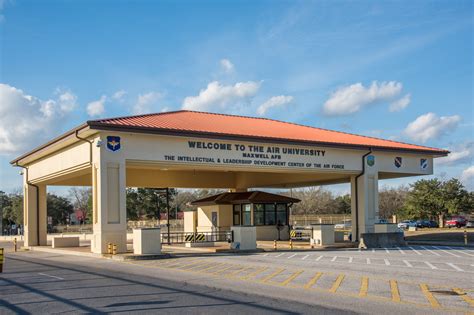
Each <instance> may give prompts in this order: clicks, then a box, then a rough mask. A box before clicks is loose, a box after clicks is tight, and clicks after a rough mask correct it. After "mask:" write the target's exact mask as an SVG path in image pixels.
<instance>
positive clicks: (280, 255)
mask: <svg viewBox="0 0 474 315" xmlns="http://www.w3.org/2000/svg"><path fill="white" fill-rule="evenodd" d="M283 255H285V253H281V254H278V255H276V256H275V258H277V257H280V256H283Z"/></svg>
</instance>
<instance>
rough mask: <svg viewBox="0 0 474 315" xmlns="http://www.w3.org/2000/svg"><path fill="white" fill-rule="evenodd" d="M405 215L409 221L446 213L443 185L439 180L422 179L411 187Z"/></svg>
mask: <svg viewBox="0 0 474 315" xmlns="http://www.w3.org/2000/svg"><path fill="white" fill-rule="evenodd" d="M410 187H411V191H410V192H409V193H408V196H407V199H406V203H405V207H404V209H403V210H404V211H403V212H404V214H405V216H406V217H407V218H409V219H424V218H430V217H433V216H438V215H441V214H443V213H444V210H445V207H444V200H443V196H442V193H441V187H442V183H441V182H440V181H439V180H438V179H437V178H434V179H429V180H426V179H421V180H418V181H416V182H415V183H413V184H411V185H410Z"/></svg>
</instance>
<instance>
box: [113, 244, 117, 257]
mask: <svg viewBox="0 0 474 315" xmlns="http://www.w3.org/2000/svg"><path fill="white" fill-rule="evenodd" d="M112 255H117V244H113V245H112Z"/></svg>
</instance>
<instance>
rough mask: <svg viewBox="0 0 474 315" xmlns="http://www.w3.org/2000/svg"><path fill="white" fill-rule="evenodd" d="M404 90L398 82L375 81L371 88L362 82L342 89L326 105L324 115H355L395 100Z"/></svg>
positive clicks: (332, 95) (334, 93) (333, 94)
mask: <svg viewBox="0 0 474 315" xmlns="http://www.w3.org/2000/svg"><path fill="white" fill-rule="evenodd" d="M402 88H403V85H402V84H401V83H400V82H396V81H390V82H381V83H378V82H377V81H374V82H372V84H371V85H370V86H369V87H365V86H363V85H362V83H360V82H359V83H355V84H352V85H349V86H345V87H341V88H339V89H337V90H336V91H335V92H333V93H332V94H331V96H330V97H329V99H328V100H327V101H326V102H325V103H324V105H323V113H324V114H326V115H330V116H339V115H349V114H353V113H356V112H358V111H360V110H361V109H362V108H363V107H365V106H367V105H370V104H374V103H378V102H383V101H391V100H393V99H395V98H396V97H397V96H399V95H400V93H401V92H402Z"/></svg>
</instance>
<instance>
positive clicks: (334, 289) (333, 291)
mask: <svg viewBox="0 0 474 315" xmlns="http://www.w3.org/2000/svg"><path fill="white" fill-rule="evenodd" d="M342 280H344V275H343V274H341V275H339V277H337V279H336V281H334V284H333V285H332V288H331V289H330V290H329V292H332V293H336V291H337V289H339V286H340V285H341V283H342Z"/></svg>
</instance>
